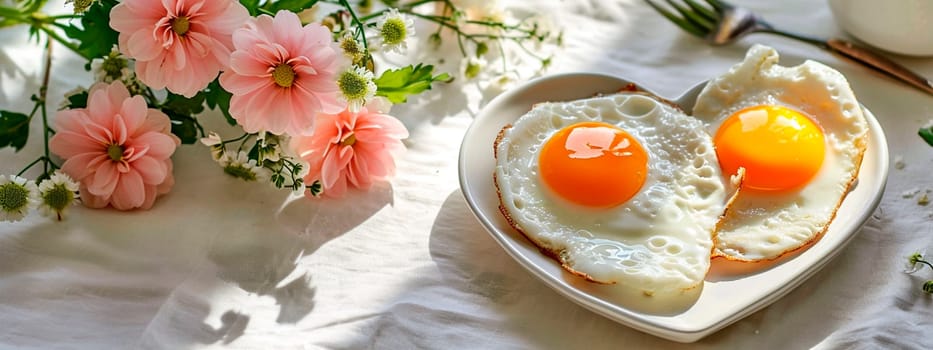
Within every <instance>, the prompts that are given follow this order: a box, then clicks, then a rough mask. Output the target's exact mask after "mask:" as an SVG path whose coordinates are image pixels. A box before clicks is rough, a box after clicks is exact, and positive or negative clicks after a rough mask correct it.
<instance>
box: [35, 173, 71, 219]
mask: <svg viewBox="0 0 933 350" xmlns="http://www.w3.org/2000/svg"><path fill="white" fill-rule="evenodd" d="M79 197H80V195H79V193H78V183H77V182H75V181H74V180H73V179H72V178H71V177H70V176H68V175H67V174H65V173H63V172H60V171H56V172H55V173H54V174H52V177H50V178H48V179H46V180H43V181H42V182H41V183H40V184H39V198H40V202H39V212H40V213H41V214H42V215H44V216H46V217H50V218H55V219H58V220H59V221H61V220H62V219H63V218H64V217H65V212H66V211H67V210H68V207H70V206H71V205H72V204H74V203H75V199H78V198H79Z"/></svg>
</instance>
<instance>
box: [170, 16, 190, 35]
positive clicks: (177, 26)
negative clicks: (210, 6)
mask: <svg viewBox="0 0 933 350" xmlns="http://www.w3.org/2000/svg"><path fill="white" fill-rule="evenodd" d="M190 27H191V23H190V22H188V17H185V16H181V17H175V18H173V19H172V30H173V31H175V34H178V35H185V33H188V29H189V28H190Z"/></svg>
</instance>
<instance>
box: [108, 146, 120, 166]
mask: <svg viewBox="0 0 933 350" xmlns="http://www.w3.org/2000/svg"><path fill="white" fill-rule="evenodd" d="M107 155H108V156H110V159H111V160H113V161H114V162H119V161H121V160H123V146H120V145H118V144H111V145H110V146H107Z"/></svg>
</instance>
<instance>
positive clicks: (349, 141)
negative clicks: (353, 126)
mask: <svg viewBox="0 0 933 350" xmlns="http://www.w3.org/2000/svg"><path fill="white" fill-rule="evenodd" d="M354 143H356V134H350V135H347V137H345V138H344V139H343V141H340V145H342V146H353V144H354Z"/></svg>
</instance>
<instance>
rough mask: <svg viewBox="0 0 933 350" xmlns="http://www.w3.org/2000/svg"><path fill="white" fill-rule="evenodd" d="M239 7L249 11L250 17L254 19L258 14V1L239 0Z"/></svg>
mask: <svg viewBox="0 0 933 350" xmlns="http://www.w3.org/2000/svg"><path fill="white" fill-rule="evenodd" d="M240 5H243V7H245V8H246V10H247V11H249V15H250V16H254V17H255V16H256V15H258V14H259V0H240Z"/></svg>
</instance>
